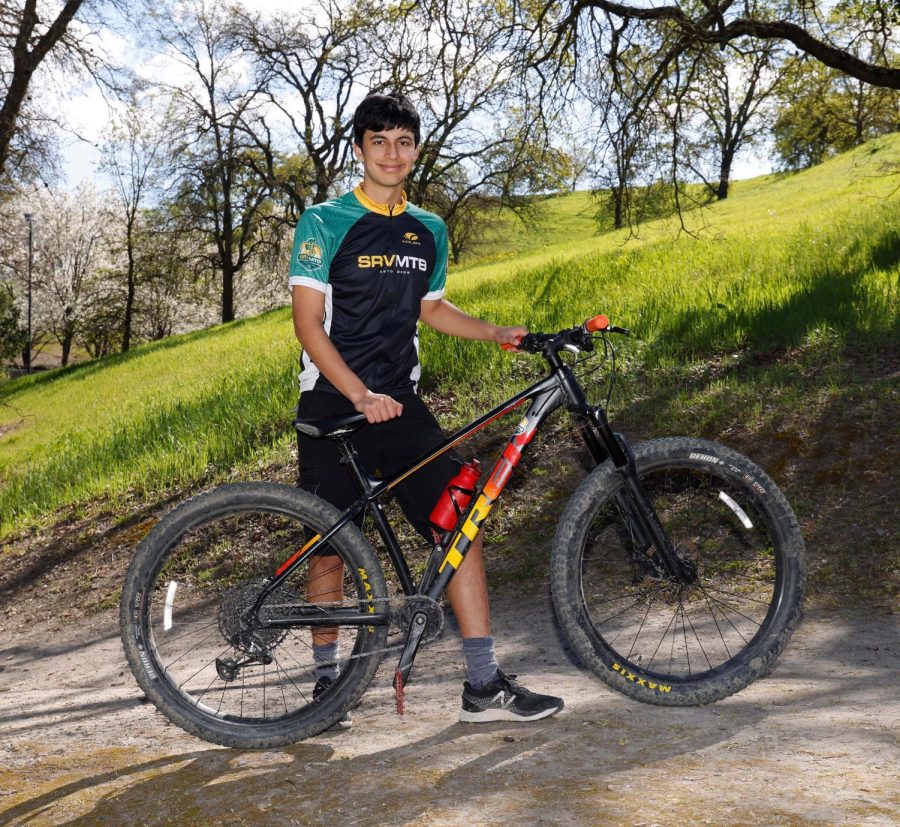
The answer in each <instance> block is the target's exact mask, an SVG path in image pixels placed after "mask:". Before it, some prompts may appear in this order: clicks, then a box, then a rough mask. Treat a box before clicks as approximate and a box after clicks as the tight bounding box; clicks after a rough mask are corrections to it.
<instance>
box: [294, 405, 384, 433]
mask: <svg viewBox="0 0 900 827" xmlns="http://www.w3.org/2000/svg"><path fill="white" fill-rule="evenodd" d="M365 421H366V415H365V414H361V413H356V412H355V411H354V412H353V413H349V414H340V415H339V416H322V417H315V418H313V419H300V418H298V419H295V420H294V427H295V428H296V429H297V430H298V431H300V433H302V434H306V435H307V436H311V437H313V439H322V438H323V437H331V438H332V439H333V438H334V437H342V436H344V435H345V434H352V433H353V432H354V431H356V430H358V429H359V428H361V427H362V426H363V425H364V424H365Z"/></svg>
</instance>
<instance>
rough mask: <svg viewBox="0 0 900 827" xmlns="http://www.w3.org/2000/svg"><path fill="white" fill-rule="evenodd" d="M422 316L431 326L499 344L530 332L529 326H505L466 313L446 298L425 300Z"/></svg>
mask: <svg viewBox="0 0 900 827" xmlns="http://www.w3.org/2000/svg"><path fill="white" fill-rule="evenodd" d="M420 318H421V320H422V321H423V322H425V324H427V325H428V326H429V327H433V328H434V329H435V330H437V331H439V332H441V333H446V334H448V335H450V336H459V337H460V338H461V339H480V340H482V341H485V342H497V343H498V344H516V343H518V341H519V340H520V339H521V338H522V336H524V335H525V334H526V333H528V328H527V327H522V326H515V327H503V326H501V325H496V324H491V323H490V322H487V321H485V320H484V319H476V318H475V317H474V316H470V315H469V314H468V313H464V312H463V311H462V310H460V309H459V308H458V307H456V306H454V305H452V304H450V302H448V301H446V300H445V299H440V300H439V301H427V302H426V301H423V302H422V312H421V315H420Z"/></svg>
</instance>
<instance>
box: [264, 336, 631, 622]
mask: <svg viewBox="0 0 900 827" xmlns="http://www.w3.org/2000/svg"><path fill="white" fill-rule="evenodd" d="M553 355H554V356H556V359H555V360H550V361H551V368H552V370H551V373H550V375H549V376H547V377H545V378H544V379H542V380H540V381H539V382H536V383H535V384H533V385H531V386H530V387H528V388H526V389H525V390H523V391H521V392H520V393H517V394H516V395H515V396H513V397H511V398H510V399H507V400H506V401H505V402H503V403H501V404H500V405H498V406H497V407H496V408H494V409H493V410H491V411H489V412H488V413H486V414H484V415H483V416H481V417H479V418H478V419H476V420H475V421H474V422H472V423H470V424H469V425H466V426H465V427H463V428H461V429H460V430H458V431H456V432H455V433H453V434H452V435H450V436H449V437H447V439H445V440H444V441H443V442H441V443H440V444H439V445H438V446H437V447H435V448H434V449H433V450H432V451H430V452H428V453H427V454H424V455H422V456H421V457H419V458H418V459H417V460H415V461H414V462H412V463H411V464H410V465H408V466H407V467H405V468H404V469H403V470H401V471H400V472H398V473H397V474H395V475H394V476H392V477H390V478H389V479H384V480H379V479H376V478H374V477H372V476H370V475H369V474H368V473H367V472H366V471H365V469H363V468H362V466H361V465H360V464H359V461H358V458H357V456H356V452H355V450H354V449H353V447H352V445H351V444H350V442H349V439H347V438H346V437H342V438H340V440H339V445H340V448H341V452H342V456H343V459H342V461H343V462H345V463H346V464H347V465H348V467H349V469H350V472H351V473H352V474H353V476H354V478H355V479H356V482H357V484H358V485H359V487H360V489H361V491H362V494H361V496H360V498H359V499H358V500H357V501H356V502H355V503H354V504H353V505H351V506H350V508H348V509H347V510H346V511H345V512H344V513H343V514H342V515H341V518H340V519H339V520H338V521H337V522H336V523H335V524H334V525H333V526H331V528H330V529H328V531H326V532H325V533H324V534H320V535H316V536H315V537H313V538H312V540H310V541H309V542H308V543H307V544H306V545H304V546H303V548H301V549H300V550H299V551H297V552H296V553H295V554H294V555H292V556H291V557H290V558H289V559H288V560H286V561H285V562H284V563H283V564H282V565H281V566H280V567H279V569H278V570H277V571H276V573H275V576H274V577H273V579H272V580H271V581H270V582H269V584H268V585H267V586H266V587H265V588H264V589H263V590H262V592H261V594H260V596H259V598H258V599H257V601H256V605H255V606H254V608H253V609H252V610H251V612H250V614H251V615H256V616H257V617H258V614H257V613H258V609H259V607H260V606H262V604H263V602H264V601H265V599H266V597H267V596H268V595H269V594H270V593H271V592H273V591H275V589H277V588H278V586H279V585H280V584H281V583H282V582H283V581H284V580H286V579H287V578H288V577H290V575H291V573H292V572H293V571H294V570H295V569H296V568H297V567H298V566H300V565H301V564H302V563H303V561H304V560H306V559H307V558H308V557H309V556H310V555H312V554H315V553H316V552H317V551H319V550H321V549H324V547H325V545H326V544H327V543H328V541H329V540H330V539H331V538H332V537H333V536H334V535H335V534H337V532H338V531H340V530H341V529H342V528H343V527H344V526H345V525H346V524H347V523H349V522H350V521H351V520H354V519H356V518H357V517H358V516H359V515H360V514H361V513H362V512H363V511H364V510H366V509H368V510H369V513H371V515H372V517H373V519H374V522H375V526H376V528H377V530H378V533H379V535H380V536H381V538H382V540H383V541H384V544H385V547H386V548H387V552H388V555H389V557H390V559H391V563H392V565H393V567H394V569H395V571H396V573H397V577H398V578H399V581H400V585H401V588H402V589H403V591H404V593H405V594H407V595H415V594H420V595H426V596H427V597H429V598H431V599H433V600H437V599H438V598H439V597H440V596H441V594H442V593H443V592H444V590H445V589H446V588H447V585H448V584H449V582H450V580H451V578H452V577H453V575H454V573H455V572H456V570H457V569H458V568H459V567H460V565H461V564H462V561H463V560H464V559H465V557H466V554H467V553H468V551H469V549H470V548H471V544H472V542H473V540H474V539H475V536H476V535H477V533H478V531H479V530H480V529H481V527H482V526H483V524H484V521H485V519H486V518H487V516H488V514H489V513H490V510H491V508H492V507H493V505H494V503H495V502H496V501H497V498H498V497H499V496H500V494H501V492H502V491H503V489H504V488H505V487H506V484H507V482H508V481H509V478H510V476H511V474H512V472H513V469H514V468H515V467H516V465H518V463H519V461H520V460H521V458H522V452H523V451H524V449H525V448H526V447H527V446H528V444H529V443H530V442H531V440H532V439H533V438H534V435H535V433H536V432H537V430H538V428H539V427H540V426H541V425H542V424H543V422H544V421H545V420H546V419H547V417H548V416H550V414H551V413H553V412H554V411H555V410H556V409H557V408H559V407H560V406H561V405H562V404H563V403H564V402H565V403H567V407H568V408H569V410H570V411H571V412H572V413H574V414H575V415H576V416H577V417H578V418H579V419H581V420H582V421H583V427H582V428H580V429H579V430H580V432H581V433H582V435H583V436H584V438H585V441H586V442H587V444H588V447H589V449H590V450H591V453H592V454H593V456H594V459H595V460H596V461H597V462H598V463H600V462H603V461H604V460H605V459H606V458H607V457H608V456H610V452H609V450H608V448H607V447H606V446H605V443H609V442H610V440H611V441H612V443H613V446H614V450H617V451H618V453H620V454H621V449H619V446H618V443H617V442H615V437H614V436H613V435H612V432H611V431H609V438H608V439H601V438H600V437H601V436H602V434H601V433H598V431H597V430H595V427H596V424H597V423H598V422H600V421H602V422H604V423H605V422H606V419H605V415H603V412H602V409H596V408H592V407H590V406H589V405H588V403H587V400H586V398H585V396H584V392H583V390H582V388H581V385H580V384H579V383H578V380H577V378H576V377H575V375H574V374H573V373H572V370H571V368H570V367H569V366H568V365H566V364H565V363H563V362H562V361H561V360H560V359H559V357H558V356H557V355H556V354H553ZM554 361H555V362H556V364H553V362H554ZM528 400H531V405H529V407H528V410H527V412H526V413H525V416H524V417H523V418H522V419H521V421H520V422H519V423H518V425H517V426H516V429H515V431H514V432H513V434H512V436H511V437H510V439H509V441H508V443H507V445H506V448H505V449H504V451H503V453H502V454H501V456H500V458H499V459H498V460H497V462H496V464H495V465H494V467H493V469H492V470H491V473H490V475H489V476H488V478H487V481H486V482H485V483H484V485H482V486H481V487H480V488H479V489H478V491H477V492H476V493H477V496H474V497H473V498H472V501H471V503H470V504H469V506H468V508H467V509H466V510H465V511H464V512H463V513H462V515H461V516H460V519H459V521H458V522H457V526H456V528H455V529H454V530H453V532H451V533H450V534H449V535H445V537H449V541H448V542H447V543H446V544H437V545H435V546H434V548H433V549H432V554H431V558H430V560H429V565H428V566H426V570H425V573H424V575H423V577H422V581H421V582H420V583H419V585H418V587H417V586H416V585H415V583H414V581H413V577H412V573H411V572H410V569H409V564H408V563H407V561H406V557H405V556H404V555H403V552H402V550H401V548H400V544H399V542H398V541H397V537H396V535H395V534H394V531H393V529H392V528H391V526H390V525H389V523H388V522H387V519H386V517H385V515H384V511H383V509H382V506H381V503H380V502H379V499H380V497H382V496H383V495H384V494H385V493H386V492H388V491H390V490H391V489H392V488H394V487H396V486H397V485H398V484H399V483H401V482H402V481H403V480H405V479H406V478H407V477H409V476H410V475H411V474H414V473H415V472H416V471H418V470H419V469H420V468H422V467H423V466H425V465H427V464H428V463H429V462H432V461H433V460H435V459H436V458H437V457H439V456H441V455H442V454H444V453H446V452H447V451H449V450H450V449H451V448H453V447H454V446H456V445H458V444H459V443H461V442H464V441H465V440H466V439H468V438H469V437H471V436H472V435H473V434H475V433H476V432H478V431H480V430H481V429H482V428H484V427H486V426H487V425H489V424H490V423H491V422H493V421H494V420H496V419H499V418H500V417H501V416H504V415H505V414H507V413H509V412H510V411H512V410H514V409H515V408H517V407H519V406H520V405H522V404H523V403H524V402H527V401H528ZM598 410H599V414H600V416H601V417H602V419H598V418H597V415H598ZM606 428H607V430H608V429H609V426H608V424H607V425H606ZM622 461H623V462H626V461H627V460H626V459H625V458H624V455H623V456H622ZM617 464H618V463H617ZM441 554H442V555H443V556H442V557H439V555H441ZM307 608H308V610H307V611H304V610H302V609H301V610H300V611H299V612H296V613H295V612H291V616H290V617H284V618H269V619H267V620H266V621H265V622H262V625H264V626H269V625H270V626H296V625H310V626H328V625H334V624H335V622H337V623H340V624H342V625H366V626H370V625H373V622H374V624H375V625H377V624H378V623H379V622H384V621H379V620H376V619H375V618H373V616H372V614H370V613H369V614H367V613H365V612H358V611H353V610H342V609H325V608H324V607H319V608H315V607H307ZM301 617H302V620H301Z"/></svg>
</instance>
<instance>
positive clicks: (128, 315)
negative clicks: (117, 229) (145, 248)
mask: <svg viewBox="0 0 900 827" xmlns="http://www.w3.org/2000/svg"><path fill="white" fill-rule="evenodd" d="M126 244H127V247H128V293H127V295H126V296H125V320H124V322H123V324H122V327H123V330H122V353H126V352H127V351H128V349H129V348H130V347H131V324H132V317H133V315H134V239H133V238H132V232H131V227H129V228H128V238H127V241H126Z"/></svg>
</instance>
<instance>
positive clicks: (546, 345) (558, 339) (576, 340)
mask: <svg viewBox="0 0 900 827" xmlns="http://www.w3.org/2000/svg"><path fill="white" fill-rule="evenodd" d="M630 332H631V331H630V330H628V329H627V328H624V327H616V326H615V325H611V324H610V323H609V319H608V318H607V317H606V316H604V315H603V314H602V313H601V314H600V315H598V316H594V317H593V318H591V319H587V320H586V321H585V322H584V323H583V324H580V325H577V326H576V327H570V328H567V329H566V330H560V331H559V332H558V333H528V334H526V335H525V336H523V337H522V338H521V340H520V341H519V342H518V343H517V344H515V345H510V344H506V345H500V347H501V348H503V350H513V351H521V352H524V353H546V354H549V353H551V352H552V353H559V351H560V350H562V349H563V348H564V347H565V346H566V345H572V346H573V347H576V348H577V349H578V350H593V349H594V336H593V334H594V333H621V334H623V335H625V336H627V335H628V334H629V333H630Z"/></svg>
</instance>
